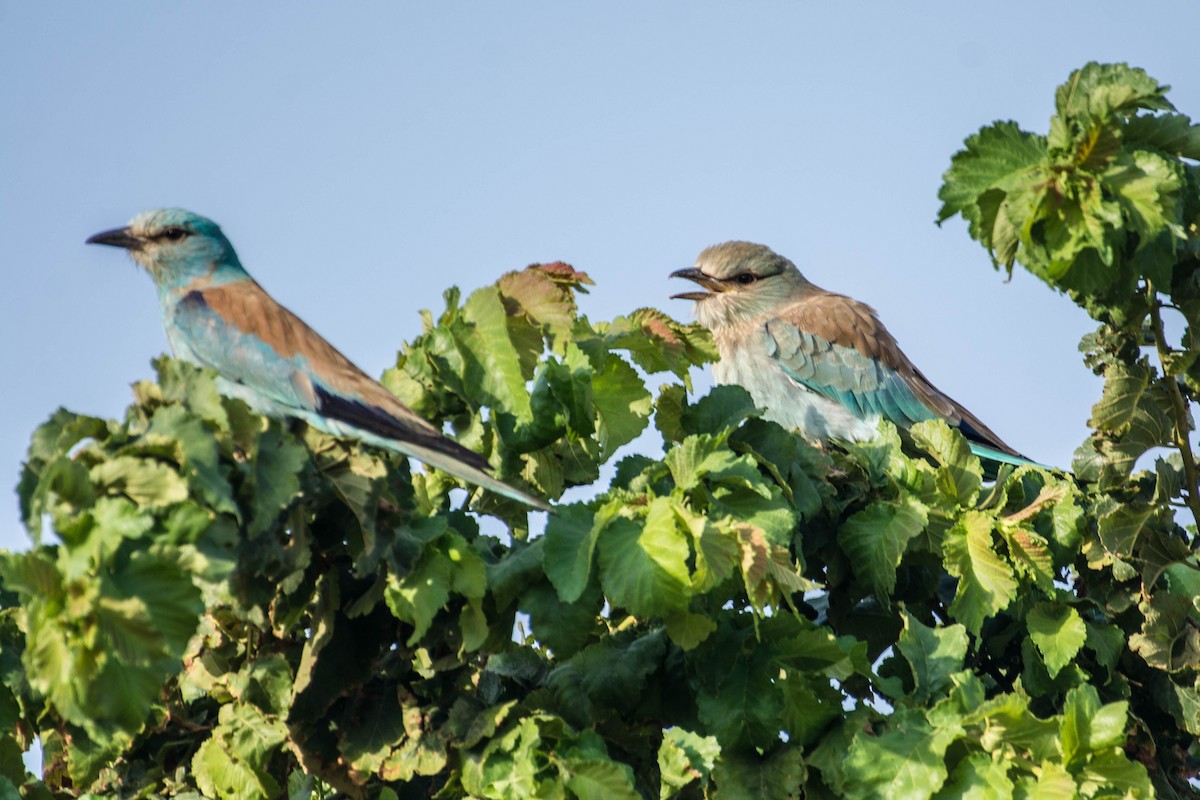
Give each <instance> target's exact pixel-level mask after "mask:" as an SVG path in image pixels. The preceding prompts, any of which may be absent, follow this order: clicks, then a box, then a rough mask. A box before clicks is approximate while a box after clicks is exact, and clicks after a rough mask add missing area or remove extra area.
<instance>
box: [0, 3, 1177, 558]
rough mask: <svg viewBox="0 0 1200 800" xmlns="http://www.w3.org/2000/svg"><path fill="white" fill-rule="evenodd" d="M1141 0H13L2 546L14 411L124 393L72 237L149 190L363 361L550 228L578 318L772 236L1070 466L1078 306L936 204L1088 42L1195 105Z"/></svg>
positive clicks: (3, 543) (1008, 434) (977, 400)
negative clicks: (967, 141) (970, 157)
mask: <svg viewBox="0 0 1200 800" xmlns="http://www.w3.org/2000/svg"><path fill="white" fill-rule="evenodd" d="M917 8H919V9H921V10H920V11H919V12H918V11H914V10H913V9H917ZM1143 8H1146V9H1149V10H1147V11H1144V12H1143V11H1137V10H1135V8H1134V5H1133V4H1118V3H1115V2H1108V3H1105V2H1088V3H1081V2H1058V3H1045V2H1036V3H1035V2H1008V3H1001V4H990V3H989V4H982V3H950V2H931V3H922V4H912V3H908V4H900V3H893V4H884V3H881V2H870V3H868V2H863V3H838V4H834V3H823V4H817V3H799V2H795V3H783V2H772V3H765V2H763V3H760V2H755V3H729V2H698V1H696V0H692V1H690V2H660V3H654V4H637V3H632V2H616V3H549V2H546V3H523V4H516V3H505V4H500V3H489V4H484V3H471V4H468V3H454V2H450V3H423V4H403V5H402V4H397V3H340V4H333V3H301V2H294V3H287V4H280V3H270V4H268V3H259V4H246V3H238V4H235V3H218V2H209V3H154V2H149V0H146V1H145V2H106V3H102V4H101V3H94V2H86V3H85V2H56V3H30V2H16V0H0V242H3V246H4V248H5V254H4V258H3V270H4V278H5V291H3V292H2V293H0V336H2V337H3V341H4V342H5V344H4V346H3V347H2V348H0V368H2V369H3V374H4V375H6V376H8V378H9V380H8V388H7V389H6V390H5V391H4V392H3V400H2V408H3V410H4V417H5V420H6V424H5V426H4V428H3V430H0V485H2V486H3V487H4V489H3V490H0V547H9V548H21V547H25V546H27V544H26V543H27V539H26V536H25V533H24V531H23V529H22V528H21V526H20V524H19V522H18V513H17V505H16V496H15V493H14V491H13V490H12V489H11V488H10V487H13V486H15V484H16V481H17V476H18V472H19V466H20V462H21V459H22V457H23V455H24V452H25V447H26V444H27V442H28V439H29V435H30V433H31V432H32V431H33V429H34V427H36V425H38V424H39V423H40V422H41V421H43V420H44V419H45V418H46V417H47V416H48V415H49V414H50V413H51V412H52V411H53V410H54V409H55V408H56V407H58V406H60V405H62V406H66V407H68V408H70V409H73V410H76V411H80V412H85V413H89V414H97V415H102V416H110V417H111V416H119V415H121V414H122V413H123V409H124V407H125V406H126V404H127V403H128V402H129V400H130V390H129V385H130V384H131V383H133V382H134V381H136V380H139V379H141V378H144V377H147V376H148V375H149V374H150V367H149V361H150V359H151V358H152V357H153V356H155V355H157V354H159V353H161V352H163V351H165V349H166V340H165V338H164V336H163V333H162V329H161V324H160V321H159V312H158V307H157V303H156V302H155V297H154V292H153V289H152V287H151V283H150V281H149V279H148V278H147V277H146V276H145V275H142V274H139V273H138V271H137V270H136V269H135V268H134V267H133V266H132V265H131V262H129V261H128V260H127V259H125V258H124V257H123V256H121V255H120V254H118V253H115V252H114V251H112V250H109V249H104V248H96V247H85V246H84V244H83V240H84V239H85V238H86V237H87V236H88V235H90V234H92V233H95V232H96V231H99V230H102V229H106V228H110V227H114V226H117V225H120V224H123V223H124V222H125V221H127V220H128V219H129V218H130V217H132V216H133V215H134V214H136V213H137V212H139V211H141V210H144V209H147V208H153V207H158V206H166V205H172V206H183V207H186V208H190V209H192V210H194V211H197V212H200V213H202V214H205V215H207V216H210V217H213V218H214V219H216V220H217V221H218V222H219V223H220V224H221V225H222V227H223V228H224V229H225V231H226V233H227V234H228V235H229V237H230V238H231V240H232V241H233V243H234V245H235V247H236V248H237V250H238V252H239V254H240V255H241V257H242V261H243V263H244V264H245V265H246V267H247V268H248V269H249V270H250V272H251V273H252V274H253V275H255V277H257V278H258V279H259V281H260V282H261V283H262V284H263V285H264V286H265V287H266V288H267V289H268V291H270V292H272V293H273V294H274V295H275V297H276V298H278V299H279V300H280V301H281V302H283V303H284V304H285V305H288V306H289V307H290V308H292V310H294V311H296V312H297V313H299V314H300V315H301V316H302V317H304V318H305V319H306V320H307V321H308V322H309V323H310V324H311V325H313V326H314V327H315V328H316V329H317V330H319V331H321V332H322V333H323V334H324V335H325V336H326V338H328V339H329V340H330V341H332V342H333V343H334V344H335V345H336V346H337V347H339V348H340V349H341V350H343V351H344V352H345V353H346V354H347V355H349V356H350V357H351V358H353V359H354V360H355V361H357V362H358V363H359V364H360V365H361V366H362V367H363V368H364V369H366V370H367V372H369V373H371V374H375V375H378V374H379V373H380V372H382V371H383V369H385V368H386V367H387V366H389V365H390V364H391V363H393V360H394V356H395V352H396V350H397V349H398V347H399V345H400V343H401V342H402V341H404V340H406V339H409V338H411V337H413V336H414V335H415V334H416V333H417V332H418V331H419V329H420V321H419V317H418V313H417V312H418V310H419V309H421V308H434V309H438V308H440V307H441V303H442V301H441V292H442V290H443V289H444V288H445V287H446V286H448V285H450V284H452V283H453V284H458V285H459V286H461V287H463V288H464V289H467V290H469V289H472V288H474V287H477V286H479V285H482V284H485V283H488V282H490V281H492V280H493V279H494V278H495V277H496V276H498V275H499V274H500V273H502V272H504V271H506V270H509V269H514V268H519V267H522V266H524V265H525V264H528V263H530V262H534V261H550V260H555V259H562V260H565V261H568V262H570V263H572V264H574V265H575V266H576V267H577V268H579V269H583V270H586V271H587V272H589V273H590V274H591V275H592V276H593V277H594V278H595V280H596V282H597V286H596V287H595V290H594V291H593V293H592V294H591V295H590V296H588V297H586V298H584V301H583V310H584V311H585V312H586V313H587V314H588V315H589V316H590V317H592V318H593V319H605V318H611V317H612V316H614V315H616V314H620V313H625V312H628V311H631V310H633V309H634V308H636V307H639V306H644V305H653V306H657V307H659V308H663V309H666V310H667V311H669V312H670V313H672V314H674V315H675V316H677V317H681V318H687V317H688V315H689V314H690V309H689V308H688V304H687V303H684V302H680V301H669V300H668V299H667V295H668V294H670V293H672V291H679V289H678V288H677V287H674V286H672V285H671V284H670V283H668V281H667V279H666V276H667V274H668V273H669V272H670V271H672V270H674V269H678V268H681V267H685V266H690V265H691V264H692V262H693V260H694V258H695V255H696V254H697V253H698V252H699V251H700V250H701V248H703V247H704V246H706V245H709V244H712V243H715V242H719V241H723V240H726V239H733V238H739V239H750V240H754V241H760V242H763V243H766V244H768V245H770V246H771V247H773V248H774V249H775V250H777V251H779V252H781V253H783V254H785V255H787V256H789V257H790V258H792V259H793V260H794V261H795V262H796V263H797V264H798V265H799V266H800V268H801V270H802V271H804V272H805V273H806V275H808V277H809V278H810V279H811V280H813V281H814V282H815V283H817V284H819V285H822V286H825V287H826V288H829V289H834V290H838V291H842V292H846V293H848V294H851V295H854V296H856V297H858V298H860V299H862V300H865V301H867V302H869V303H871V304H873V305H874V306H875V307H876V308H877V309H878V310H879V312H880V315H881V316H882V318H883V319H884V321H885V322H886V323H887V325H888V327H889V328H890V329H891V330H892V332H893V333H894V334H895V335H896V336H897V338H898V339H899V341H900V343H901V345H902V346H903V347H904V348H905V350H906V351H907V352H908V354H909V356H910V357H911V358H912V359H913V361H914V362H916V363H917V365H918V366H919V367H921V369H922V370H923V371H924V372H925V373H926V374H927V375H928V376H929V377H930V379H932V380H933V381H934V382H935V383H936V384H938V385H939V386H940V387H941V388H942V389H943V390H944V391H946V392H947V393H948V394H950V395H952V396H953V397H955V398H956V399H958V400H959V401H961V402H962V403H964V404H965V405H967V406H968V407H969V408H970V409H971V410H972V411H974V412H975V413H976V414H977V415H978V416H979V417H980V418H982V419H983V420H984V421H986V422H987V423H988V424H989V425H990V426H991V427H992V428H993V429H994V430H995V431H996V432H997V433H999V434H1000V435H1001V436H1003V437H1004V438H1006V439H1007V440H1008V441H1009V442H1010V443H1011V444H1013V445H1014V446H1016V447H1018V448H1019V449H1021V450H1023V451H1024V452H1026V453H1027V454H1029V455H1030V456H1032V457H1035V458H1037V459H1039V460H1041V461H1044V462H1046V463H1051V464H1059V465H1066V464H1068V463H1069V461H1070V455H1071V452H1072V451H1073V450H1074V448H1075V447H1076V446H1077V445H1078V444H1079V442H1080V441H1082V439H1083V438H1084V437H1085V435H1086V420H1087V418H1088V415H1089V412H1090V408H1091V405H1092V403H1093V402H1095V400H1096V398H1097V396H1098V392H1099V384H1098V381H1097V380H1096V379H1095V378H1093V377H1092V376H1091V374H1090V373H1089V372H1088V371H1087V370H1086V368H1085V367H1084V366H1083V365H1082V362H1081V361H1080V358H1079V355H1078V353H1077V351H1076V346H1077V343H1078V340H1079V337H1080V336H1081V335H1082V334H1083V333H1084V332H1085V331H1086V330H1088V329H1089V328H1090V323H1089V320H1088V319H1087V318H1086V316H1085V315H1084V314H1083V313H1082V312H1081V311H1079V310H1077V309H1076V308H1075V307H1074V305H1073V304H1071V303H1070V301H1068V300H1067V299H1066V298H1064V297H1059V296H1057V295H1055V294H1054V293H1053V292H1051V291H1050V290H1049V289H1047V288H1046V287H1044V286H1043V285H1042V284H1040V283H1038V282H1037V281H1036V280H1034V279H1033V278H1031V277H1030V276H1028V275H1026V274H1023V273H1021V274H1018V275H1017V276H1016V277H1015V279H1014V280H1013V281H1012V282H1010V283H1005V282H1004V280H1003V276H1002V275H1000V274H998V273H996V272H994V271H993V270H992V269H991V266H990V263H989V261H988V259H987V257H986V255H985V254H984V252H983V251H982V250H981V249H980V248H979V247H978V245H976V244H975V243H974V242H972V241H971V240H969V239H968V238H967V235H966V231H965V226H963V225H962V224H961V223H960V222H957V221H956V222H953V223H950V224H947V225H946V226H944V227H943V228H938V227H937V226H935V225H934V224H933V220H934V216H935V214H936V211H937V208H938V202H937V189H938V186H939V185H940V178H941V175H942V173H943V171H944V170H945V169H946V167H947V166H948V164H949V159H950V156H951V155H952V154H953V153H954V152H955V151H956V150H957V149H958V148H959V147H960V145H961V143H962V140H963V139H964V138H965V137H966V136H967V135H969V134H971V133H972V132H974V131H975V130H977V129H978V128H979V127H980V126H982V125H984V124H987V123H989V122H991V121H992V120H994V119H1014V120H1016V121H1017V122H1018V123H1020V124H1021V125H1022V126H1023V127H1025V128H1027V129H1031V130H1037V131H1043V130H1045V128H1046V125H1047V120H1048V118H1049V115H1050V113H1051V111H1052V104H1053V93H1054V88H1055V87H1056V86H1057V85H1058V84H1059V83H1061V82H1062V81H1063V80H1064V79H1065V78H1066V77H1067V75H1068V73H1069V72H1070V71H1071V70H1072V69H1074V68H1076V67H1078V66H1081V65H1082V64H1084V63H1085V62H1087V61H1089V60H1100V61H1127V62H1130V63H1132V64H1135V65H1137V66H1141V67H1143V68H1145V69H1147V70H1148V71H1149V72H1150V74H1151V75H1153V76H1154V77H1156V78H1158V79H1159V80H1160V81H1163V82H1165V83H1169V84H1172V85H1173V87H1174V89H1173V91H1172V93H1171V95H1170V96H1171V98H1172V99H1173V100H1174V102H1175V104H1176V105H1177V106H1178V107H1179V108H1180V110H1181V111H1183V112H1184V113H1189V114H1191V115H1193V116H1200V55H1197V51H1196V47H1195V38H1194V37H1195V31H1196V30H1197V29H1200V5H1197V4H1196V3H1195V0H1177V1H1176V2H1159V3H1155V4H1153V5H1146V6H1143ZM1150 14H1152V15H1153V16H1152V17H1149V16H1148V15H1150ZM702 385H707V383H704V384H702Z"/></svg>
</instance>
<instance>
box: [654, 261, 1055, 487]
mask: <svg viewBox="0 0 1200 800" xmlns="http://www.w3.org/2000/svg"><path fill="white" fill-rule="evenodd" d="M671 277H672V278H685V279H687V280H690V281H693V282H695V283H696V284H698V285H699V286H700V287H701V289H702V291H694V292H682V293H680V294H675V295H672V296H671V298H672V299H680V300H693V301H695V313H696V320H697V321H698V322H699V323H700V324H701V325H703V326H704V327H706V328H708V329H709V330H710V331H711V332H712V334H713V338H714V340H715V341H716V345H717V351H718V354H719V355H720V359H719V360H718V361H717V363H716V364H715V365H714V366H713V376H714V377H715V379H716V381H717V383H720V384H739V385H741V386H742V387H743V388H745V389H746V390H747V391H748V392H749V393H750V397H751V398H752V399H753V400H754V403H755V405H757V406H758V407H759V408H760V409H762V411H763V412H764V414H763V415H764V417H765V418H766V419H768V420H772V421H774V422H777V423H779V424H780V425H782V426H784V427H785V428H791V429H796V430H799V432H800V433H801V434H802V435H804V436H805V438H807V439H809V440H812V441H817V442H825V441H827V440H830V439H833V440H841V441H846V442H863V441H869V440H871V439H874V438H875V437H876V436H878V434H879V429H878V423H879V420H880V418H883V419H886V420H888V421H889V422H892V423H894V424H895V425H896V426H897V427H899V428H908V427H909V426H911V425H913V424H914V423H917V422H921V421H924V420H931V419H941V420H945V422H946V423H947V424H949V425H950V426H951V427H954V428H957V429H958V430H959V431H961V432H962V434H963V436H965V437H966V439H967V443H968V445H969V446H970V448H971V451H972V452H973V453H975V455H977V456H981V457H983V458H986V459H989V460H991V461H994V462H998V463H1000V464H1012V465H1023V464H1030V463H1033V462H1031V461H1030V460H1029V459H1027V458H1026V457H1025V456H1023V455H1021V454H1020V453H1019V452H1017V451H1016V450H1015V449H1013V448H1012V447H1010V446H1009V445H1007V444H1006V443H1005V442H1004V441H1003V440H1002V439H1000V437H999V436H997V435H996V434H995V433H993V432H992V431H991V429H990V428H988V427H987V426H986V425H984V424H983V422H981V421H980V419H979V418H978V417H976V416H975V415H974V414H972V413H971V412H970V411H968V410H967V409H966V408H964V407H963V406H962V405H961V404H960V403H958V402H956V401H954V400H953V399H951V398H950V397H949V396H947V395H946V394H944V393H943V392H942V391H940V390H939V389H938V388H937V387H936V386H934V385H933V384H932V383H930V381H929V379H928V378H926V377H925V375H923V374H922V373H921V371H920V370H919V369H917V368H916V367H915V366H914V365H913V363H912V361H910V360H909V358H908V356H906V355H905V354H904V351H902V350H901V349H900V346H899V345H898V344H897V343H896V339H895V338H894V337H893V336H892V334H891V333H890V332H889V331H888V329H887V328H885V327H884V325H883V323H882V322H880V320H879V316H878V315H877V313H876V311H875V309H873V308H872V307H871V306H869V305H867V304H866V303H862V302H860V301H858V300H855V299H853V298H851V297H847V296H846V295H843V294H836V293H834V292H830V291H826V290H825V289H822V288H820V287H819V286H816V285H814V284H813V283H811V282H810V281H809V280H808V279H807V278H805V277H804V275H803V274H801V272H800V270H799V269H797V268H796V265H795V264H793V263H792V262H791V261H789V260H788V259H787V258H784V257H783V256H781V255H779V254H778V253H776V252H774V251H773V250H771V249H770V248H769V247H767V246H766V245H761V244H754V243H752V242H741V241H732V242H725V243H723V244H717V245H713V246H711V247H708V248H705V249H704V250H703V251H702V252H701V253H700V255H699V257H698V258H697V259H696V265H695V266H694V267H689V268H687V269H680V270H676V271H674V272H672V273H671Z"/></svg>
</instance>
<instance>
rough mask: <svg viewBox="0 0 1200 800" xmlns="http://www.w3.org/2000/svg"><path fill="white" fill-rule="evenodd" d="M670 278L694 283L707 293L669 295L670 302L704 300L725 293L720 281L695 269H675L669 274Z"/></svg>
mask: <svg viewBox="0 0 1200 800" xmlns="http://www.w3.org/2000/svg"><path fill="white" fill-rule="evenodd" d="M671 277H672V278H687V279H688V280H689V281H694V282H696V283H698V284H700V285H701V286H703V287H704V288H705V289H708V291H707V292H680V293H679V294H673V295H671V299H672V300H704V299H705V298H708V297H712V296H713V295H714V294H717V293H719V292H723V291H725V285H724V284H723V283H721V281H719V280H717V279H716V278H714V277H712V276H711V275H705V274H704V273H703V272H701V271H700V270H699V269H697V268H696V267H688V268H687V269H677V270H675V271H674V272H672V273H671Z"/></svg>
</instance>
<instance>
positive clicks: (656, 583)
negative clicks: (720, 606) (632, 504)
mask: <svg viewBox="0 0 1200 800" xmlns="http://www.w3.org/2000/svg"><path fill="white" fill-rule="evenodd" d="M599 550H600V584H601V586H603V587H604V591H605V594H607V595H608V597H609V598H610V599H611V600H612V602H613V603H614V604H615V605H618V606H621V607H622V608H627V609H629V610H630V611H631V612H632V613H634V614H637V615H644V616H656V615H662V614H669V613H671V612H676V611H682V610H684V609H685V608H686V607H687V602H688V596H689V594H690V587H691V575H690V574H689V573H688V565H687V562H688V557H689V555H690V551H689V548H688V543H687V537H686V536H685V534H684V533H683V532H682V531H681V530H680V529H679V524H678V518H677V517H676V516H675V510H674V508H673V507H672V504H671V501H670V500H668V499H667V498H665V497H659V498H656V499H655V500H654V501H653V502H652V503H651V504H650V506H649V508H648V509H647V513H646V519H645V522H644V524H643V525H641V526H639V525H637V524H636V523H633V522H632V521H630V520H627V519H625V518H623V517H621V518H618V519H616V520H615V521H614V522H613V523H612V524H611V525H610V526H609V527H608V529H607V530H606V531H605V533H604V536H603V537H602V538H601V539H600V543H599ZM547 555H548V554H547Z"/></svg>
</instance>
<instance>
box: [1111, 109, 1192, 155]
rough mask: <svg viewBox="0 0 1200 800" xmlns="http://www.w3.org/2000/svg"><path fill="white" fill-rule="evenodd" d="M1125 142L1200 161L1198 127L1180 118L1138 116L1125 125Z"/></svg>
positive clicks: (1163, 115)
mask: <svg viewBox="0 0 1200 800" xmlns="http://www.w3.org/2000/svg"><path fill="white" fill-rule="evenodd" d="M1125 141H1127V142H1129V143H1130V144H1139V145H1144V146H1146V147H1152V148H1154V149H1155V150H1161V151H1162V152H1164V153H1168V154H1170V155H1173V156H1178V157H1180V158H1190V159H1192V160H1193V161H1196V160H1200V125H1193V124H1192V121H1191V120H1190V119H1188V118H1187V117H1185V116H1184V115H1183V114H1155V115H1150V114H1139V115H1137V116H1136V117H1133V118H1132V119H1130V120H1129V122H1128V123H1126V125H1125Z"/></svg>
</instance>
